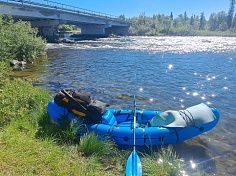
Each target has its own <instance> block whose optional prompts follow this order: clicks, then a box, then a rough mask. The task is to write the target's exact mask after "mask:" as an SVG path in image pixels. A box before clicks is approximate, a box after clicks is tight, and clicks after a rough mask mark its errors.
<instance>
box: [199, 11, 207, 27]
mask: <svg viewBox="0 0 236 176" xmlns="http://www.w3.org/2000/svg"><path fill="white" fill-rule="evenodd" d="M205 27H206V18H205V16H204V12H202V13H201V17H200V25H199V29H200V30H204V29H205Z"/></svg>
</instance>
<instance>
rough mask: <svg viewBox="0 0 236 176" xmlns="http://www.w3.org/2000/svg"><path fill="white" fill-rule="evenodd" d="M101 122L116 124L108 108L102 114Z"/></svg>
mask: <svg viewBox="0 0 236 176" xmlns="http://www.w3.org/2000/svg"><path fill="white" fill-rule="evenodd" d="M101 123H102V124H105V125H117V121H116V118H115V116H114V114H113V113H112V112H111V111H109V110H107V111H106V112H105V114H104V115H103V116H102V120H101Z"/></svg>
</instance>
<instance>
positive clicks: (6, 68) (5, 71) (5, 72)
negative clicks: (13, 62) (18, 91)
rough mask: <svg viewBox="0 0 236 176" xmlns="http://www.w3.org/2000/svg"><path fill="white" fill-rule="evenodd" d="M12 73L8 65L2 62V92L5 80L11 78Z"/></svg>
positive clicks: (0, 80) (0, 73) (0, 79)
mask: <svg viewBox="0 0 236 176" xmlns="http://www.w3.org/2000/svg"><path fill="white" fill-rule="evenodd" d="M10 73H11V70H10V68H9V66H8V65H7V63H5V62H1V61H0V90H1V86H3V84H4V82H5V80H6V79H7V78H8V77H9V75H10Z"/></svg>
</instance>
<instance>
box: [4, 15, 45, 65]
mask: <svg viewBox="0 0 236 176" xmlns="http://www.w3.org/2000/svg"><path fill="white" fill-rule="evenodd" d="M37 33H38V31H37V29H35V28H32V27H31V25H30V23H29V22H23V21H18V22H14V21H13V20H12V19H11V18H10V17H5V16H0V60H1V61H6V60H13V59H15V60H25V61H28V62H32V61H34V60H35V59H37V58H38V57H40V56H41V55H43V54H45V46H46V44H45V41H44V40H42V38H40V37H38V36H37Z"/></svg>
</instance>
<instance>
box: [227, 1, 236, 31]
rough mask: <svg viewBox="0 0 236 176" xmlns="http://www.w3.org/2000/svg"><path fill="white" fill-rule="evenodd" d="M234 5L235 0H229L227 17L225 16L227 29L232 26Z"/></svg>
mask: <svg viewBox="0 0 236 176" xmlns="http://www.w3.org/2000/svg"><path fill="white" fill-rule="evenodd" d="M234 5H235V0H230V7H229V11H228V17H227V25H228V29H230V28H231V27H232V22H233V16H234Z"/></svg>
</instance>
